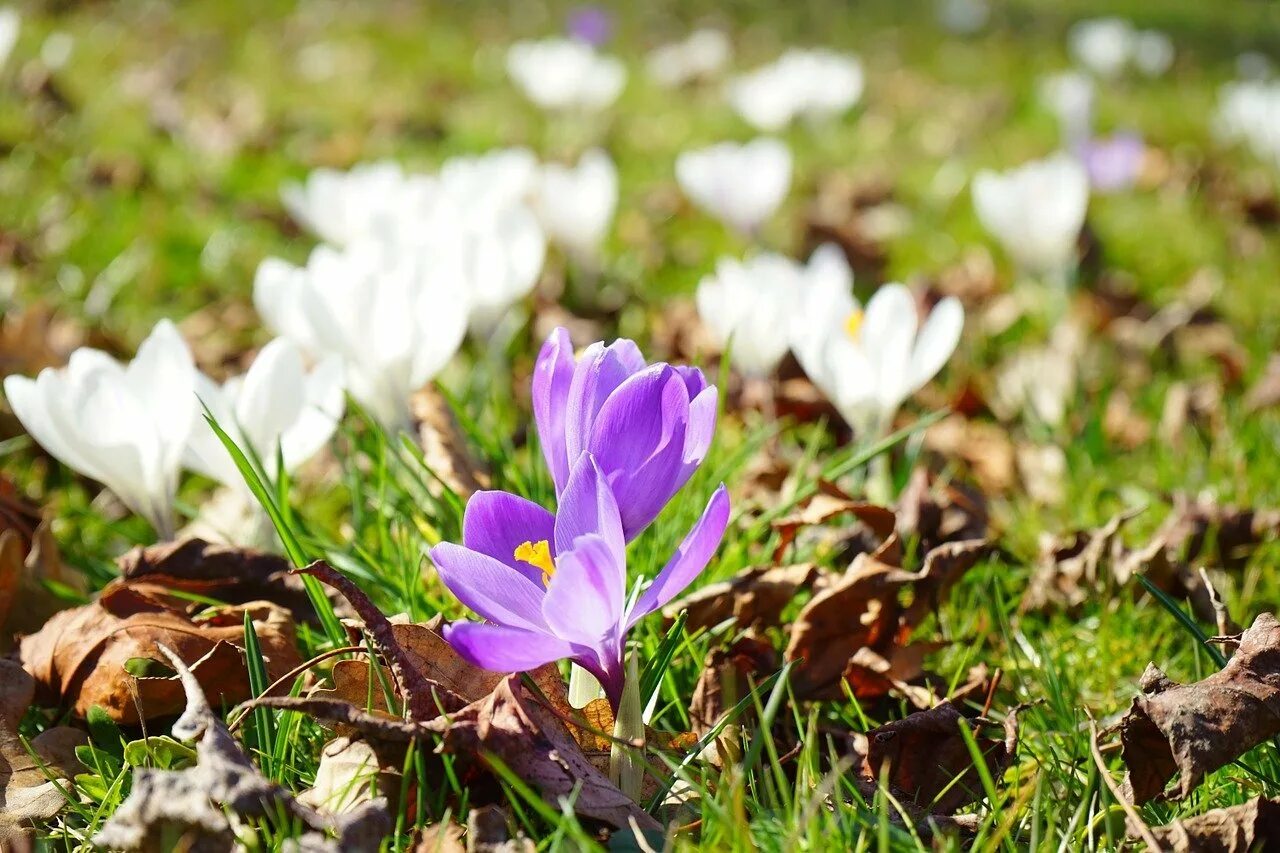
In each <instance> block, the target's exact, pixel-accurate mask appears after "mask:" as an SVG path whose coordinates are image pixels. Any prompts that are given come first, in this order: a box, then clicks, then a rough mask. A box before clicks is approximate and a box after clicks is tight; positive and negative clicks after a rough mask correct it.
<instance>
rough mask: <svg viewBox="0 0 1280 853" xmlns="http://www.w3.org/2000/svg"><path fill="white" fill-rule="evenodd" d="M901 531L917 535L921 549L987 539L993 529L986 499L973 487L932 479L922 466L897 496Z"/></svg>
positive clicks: (900, 533)
mask: <svg viewBox="0 0 1280 853" xmlns="http://www.w3.org/2000/svg"><path fill="white" fill-rule="evenodd" d="M897 516H898V521H897V530H898V535H899V536H903V537H915V538H916V539H917V540H919V543H920V545H919V547H920V550H921V551H924V552H926V553H927V552H929V551H932V550H933V549H934V548H936V547H938V546H939V545H942V544H944V543H947V542H957V541H960V540H963V539H986V538H987V536H988V534H989V532H990V526H989V525H990V519H989V516H988V512H987V501H986V498H985V497H983V495H982V493H981V492H979V491H978V490H977V489H974V488H972V487H966V486H963V485H957V484H955V483H948V484H943V483H939V482H936V481H934V482H931V476H930V474H929V471H928V470H927V469H925V468H923V467H920V468H916V469H915V470H914V471H912V472H911V479H910V480H909V481H908V482H907V486H906V488H905V489H903V490H902V493H901V494H900V495H899V496H898V507H897Z"/></svg>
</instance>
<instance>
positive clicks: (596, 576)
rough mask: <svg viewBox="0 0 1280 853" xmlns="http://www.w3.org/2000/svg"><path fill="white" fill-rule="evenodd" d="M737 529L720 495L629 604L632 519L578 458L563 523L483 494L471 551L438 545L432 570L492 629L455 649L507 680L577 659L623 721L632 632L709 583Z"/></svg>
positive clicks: (449, 629)
mask: <svg viewBox="0 0 1280 853" xmlns="http://www.w3.org/2000/svg"><path fill="white" fill-rule="evenodd" d="M728 522H729V496H728V493H727V492H726V491H725V488H724V486H723V485H721V486H720V487H719V488H718V489H717V490H716V492H715V494H713V495H712V496H711V500H710V501H709V502H708V503H707V507H706V509H705V510H704V511H703V513H702V517H701V518H700V519H698V522H697V523H696V524H695V525H694V526H693V528H692V529H691V530H690V531H689V533H688V535H686V536H685V538H684V541H683V542H682V543H681V544H680V547H679V549H677V551H676V553H675V555H674V556H672V558H671V560H670V561H669V562H668V563H667V565H666V566H665V567H664V568H663V569H662V571H661V572H659V573H658V575H657V577H655V578H654V580H653V582H652V583H651V584H650V585H649V587H648V588H647V589H646V590H645V591H644V592H643V593H642V594H641V595H640V596H639V597H638V598H636V599H635V600H634V602H628V596H627V554H626V541H625V538H624V536H623V521H622V516H621V513H620V512H619V508H618V502H617V501H616V500H615V499H614V494H613V490H612V489H610V488H609V484H608V482H607V480H606V476H605V473H604V471H603V470H602V469H601V468H600V466H599V465H598V464H597V462H596V460H595V458H594V457H593V456H592V455H591V454H590V453H585V454H583V455H582V456H580V457H579V459H578V462H577V464H576V465H575V466H574V468H573V471H572V473H571V474H570V475H569V479H568V482H567V484H566V486H565V489H564V493H563V494H562V495H561V497H560V510H559V512H558V513H557V514H556V515H555V516H554V517H553V516H552V515H551V513H550V512H548V511H547V510H545V509H543V508H542V507H540V506H538V505H537V504H535V503H532V502H530V501H527V500H525V499H524V498H521V497H517V496H516V495H512V494H508V493H506V492H497V491H490V492H477V493H476V494H474V495H473V496H472V497H471V500H470V501H469V502H468V503H467V510H466V514H465V515H464V517H463V533H462V541H463V544H462V545H454V544H451V543H443V544H440V545H437V546H436V547H434V548H432V549H431V559H432V561H433V562H434V563H435V565H436V570H437V571H438V572H439V574H440V579H441V580H442V581H443V582H444V585H445V586H447V587H448V588H449V590H450V592H452V593H453V594H454V595H455V596H457V598H458V600H460V601H461V602H462V603H463V604H465V605H466V606H467V607H469V608H471V609H472V610H473V611H475V612H476V613H478V614H479V615H480V616H482V617H484V618H485V619H486V620H488V621H487V622H486V623H479V622H455V623H453V624H452V625H448V626H446V627H445V629H444V630H445V633H444V637H445V639H446V640H448V641H449V643H450V644H452V645H453V647H454V649H456V650H457V652H458V654H460V655H461V656H462V657H463V658H465V659H466V660H468V661H470V662H471V663H473V664H475V665H476V666H479V667H482V668H484V669H488V670H494V671H497V672H523V671H525V670H529V669H533V668H535V667H538V666H541V665H542V664H545V663H548V662H551V661H556V660H561V659H562V658H568V659H570V660H572V661H574V662H575V663H577V664H578V665H579V666H581V667H583V668H584V669H586V670H587V671H588V672H590V673H591V674H592V675H594V676H595V677H596V678H597V679H598V680H599V682H600V684H601V685H602V686H603V687H604V690H605V694H606V695H607V696H608V697H609V701H610V703H612V705H613V707H614V709H615V710H617V707H618V702H619V700H620V698H621V696H622V688H623V682H624V681H625V678H626V672H625V668H624V664H623V652H624V643H625V640H626V634H627V631H629V630H631V627H632V626H633V625H635V624H636V622H638V621H639V620H640V619H641V618H643V617H644V616H646V615H648V614H649V613H652V612H653V611H655V610H657V609H658V608H659V607H661V606H662V605H664V604H666V603H667V602H668V601H670V600H671V599H672V598H673V597H675V596H676V595H678V594H679V593H680V592H681V591H682V590H684V588H685V587H687V586H688V585H689V583H690V582H691V581H692V580H693V579H694V578H696V577H697V576H698V574H699V573H700V572H701V571H702V570H703V569H704V568H705V567H706V565H707V563H708V561H710V559H711V557H712V555H713V554H714V553H715V551H716V548H717V547H718V546H719V544H720V539H721V537H722V536H723V535H724V531H725V527H726V525H727V524H728Z"/></svg>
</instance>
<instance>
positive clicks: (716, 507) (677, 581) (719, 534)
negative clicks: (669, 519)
mask: <svg viewBox="0 0 1280 853" xmlns="http://www.w3.org/2000/svg"><path fill="white" fill-rule="evenodd" d="M728 524H729V493H728V491H727V490H726V489H725V487H724V484H721V485H720V487H719V488H718V489H716V491H715V494H713V495H712V496H711V500H709V501H708V502H707V508H706V509H705V510H703V512H702V517H701V518H699V519H698V522H697V524H695V525H694V526H693V528H692V529H691V530H690V531H689V533H688V534H687V535H686V536H685V537H684V541H683V542H681V543H680V547H679V548H678V549H677V550H676V553H675V555H674V556H673V557H672V558H671V559H670V560H669V561H668V562H667V564H666V565H665V566H664V567H663V568H662V571H661V572H659V573H658V576H657V577H656V578H654V579H653V583H651V584H650V585H649V588H648V589H646V590H645V591H644V593H643V594H642V595H641V596H640V597H639V598H638V599H636V603H635V606H634V607H633V608H632V610H631V615H630V616H629V617H628V618H627V629H628V630H630V628H631V626H632V625H634V624H635V623H636V622H638V621H640V619H642V618H644V617H645V616H646V615H648V614H650V613H652V612H653V611H655V610H657V609H658V608H659V607H661V606H662V605H664V604H666V603H667V602H668V601H670V600H671V599H673V598H675V597H676V596H677V595H679V594H680V593H681V592H683V591H684V588H685V587H687V586H688V585H689V584H690V583H691V582H692V581H693V579H694V578H696V577H697V576H698V575H699V574H700V573H701V572H702V570H703V569H705V568H706V567H707V563H708V562H710V561H711V557H712V556H713V555H714V554H715V552H716V549H717V548H718V547H720V540H721V539H722V538H723V537H724V531H725V528H726V527H727V526H728Z"/></svg>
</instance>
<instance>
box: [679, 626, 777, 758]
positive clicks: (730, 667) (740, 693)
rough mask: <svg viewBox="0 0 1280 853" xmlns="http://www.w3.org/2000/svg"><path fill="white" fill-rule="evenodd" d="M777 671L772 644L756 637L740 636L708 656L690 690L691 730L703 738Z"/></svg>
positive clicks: (775, 653)
mask: <svg viewBox="0 0 1280 853" xmlns="http://www.w3.org/2000/svg"><path fill="white" fill-rule="evenodd" d="M777 670H778V653H777V652H776V651H775V650H774V648H773V644H772V643H768V642H766V641H764V640H761V639H757V638H755V637H751V636H746V637H739V638H738V639H737V640H735V641H734V642H733V645H731V646H730V647H729V648H728V649H716V650H715V651H713V652H711V654H709V655H708V656H707V660H706V662H705V663H704V664H703V666H702V675H700V676H699V677H698V683H697V684H696V685H695V686H694V688H693V697H692V699H691V700H690V702H689V720H690V722H691V723H692V725H693V731H694V732H695V733H696V734H698V735H699V736H702V735H705V734H706V733H707V732H709V731H710V730H711V729H712V728H714V727H715V725H716V723H717V722H719V721H720V718H721V717H722V716H723V715H724V714H725V713H726V712H727V711H728V710H729V709H731V708H732V707H733V706H734V705H736V704H737V703H738V701H739V700H741V699H742V698H743V697H744V696H746V695H747V693H748V692H749V691H750V690H751V687H752V681H756V682H758V681H761V680H763V679H764V678H766V677H768V676H769V675H771V674H773V673H774V672H776V671H777Z"/></svg>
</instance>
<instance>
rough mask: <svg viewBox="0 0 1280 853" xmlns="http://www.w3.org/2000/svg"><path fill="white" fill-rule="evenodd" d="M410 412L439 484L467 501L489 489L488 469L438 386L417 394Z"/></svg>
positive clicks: (419, 440) (429, 386)
mask: <svg viewBox="0 0 1280 853" xmlns="http://www.w3.org/2000/svg"><path fill="white" fill-rule="evenodd" d="M409 411H410V414H411V415H412V416H413V421H414V428H415V432H416V434H417V436H418V444H419V445H420V446H421V447H422V453H423V458H424V459H425V460H426V465H427V467H428V468H429V469H430V470H431V472H432V473H433V474H434V475H435V477H436V479H437V480H438V481H439V483H443V484H444V485H445V486H447V487H448V488H449V489H450V490H452V491H453V493H454V494H456V495H457V496H458V497H460V498H462V499H463V500H464V501H465V500H466V499H467V498H469V497H471V495H472V494H474V493H475V492H478V491H480V490H481V489H487V488H488V487H489V472H488V470H486V468H485V466H484V465H483V464H482V463H481V461H480V460H479V459H477V458H476V456H475V454H473V453H472V452H471V449H470V448H469V447H468V446H467V437H466V435H464V434H463V432H462V427H460V426H459V425H458V420H457V418H456V417H455V416H454V414H453V409H451V408H450V407H449V402H448V401H447V400H446V399H445V397H444V395H443V394H441V393H440V390H439V389H438V388H436V386H435V385H434V384H427V385H425V386H423V387H422V388H420V389H418V390H417V391H415V392H414V394H413V396H412V397H410V398H409ZM431 485H433V486H435V485H438V484H436V483H432V484H431Z"/></svg>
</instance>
